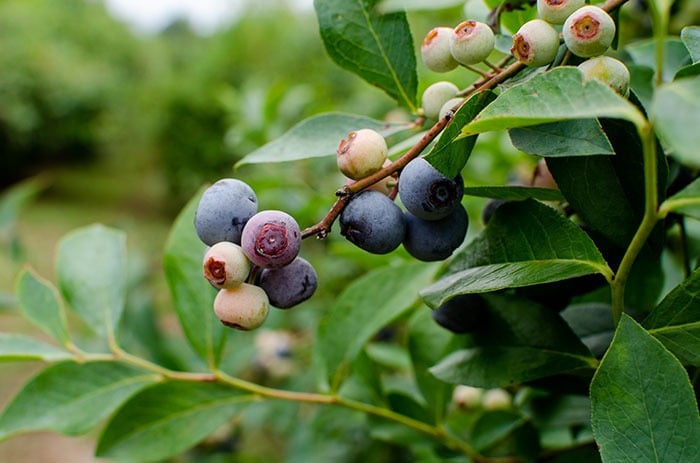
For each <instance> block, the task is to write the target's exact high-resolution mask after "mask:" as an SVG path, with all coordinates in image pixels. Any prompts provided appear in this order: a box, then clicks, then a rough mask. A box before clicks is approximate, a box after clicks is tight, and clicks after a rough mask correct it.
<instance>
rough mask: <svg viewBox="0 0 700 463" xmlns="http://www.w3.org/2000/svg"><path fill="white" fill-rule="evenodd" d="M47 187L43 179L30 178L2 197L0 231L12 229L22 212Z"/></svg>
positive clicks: (5, 192) (3, 193) (4, 192)
mask: <svg viewBox="0 0 700 463" xmlns="http://www.w3.org/2000/svg"><path fill="white" fill-rule="evenodd" d="M45 187H46V182H45V181H44V179H42V178H40V177H39V178H30V179H28V180H25V181H23V182H20V183H18V184H17V185H13V186H12V187H10V188H8V189H7V190H5V191H3V192H2V194H1V195H0V230H3V229H7V228H11V227H13V226H14V225H15V223H16V222H17V219H18V217H19V214H20V212H21V211H22V210H23V209H24V208H25V207H27V205H28V204H29V203H30V202H31V201H33V200H34V198H36V197H37V196H38V195H39V193H41V191H42V190H43V189H44V188H45Z"/></svg>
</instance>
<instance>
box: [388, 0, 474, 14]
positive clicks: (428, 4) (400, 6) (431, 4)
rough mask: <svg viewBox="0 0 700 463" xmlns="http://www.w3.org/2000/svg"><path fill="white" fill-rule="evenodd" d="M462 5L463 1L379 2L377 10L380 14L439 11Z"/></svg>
mask: <svg viewBox="0 0 700 463" xmlns="http://www.w3.org/2000/svg"><path fill="white" fill-rule="evenodd" d="M462 5H464V0H380V2H379V5H378V6H377V8H378V9H379V11H381V12H382V13H389V12H394V11H413V10H441V9H444V8H449V7H453V6H462Z"/></svg>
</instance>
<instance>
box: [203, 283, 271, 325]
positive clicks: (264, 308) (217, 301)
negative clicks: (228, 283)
mask: <svg viewBox="0 0 700 463" xmlns="http://www.w3.org/2000/svg"><path fill="white" fill-rule="evenodd" d="M269 312H270V301H269V300H268V298H267V294H265V291H264V290H263V289H262V288H259V287H257V286H254V285H251V284H248V283H241V284H240V285H238V286H234V287H233V288H228V289H221V290H219V292H218V293H217V295H216V298H214V313H216V316H217V317H219V320H221V323H223V324H224V325H226V326H230V327H231V328H236V329H238V330H243V331H248V330H253V329H255V328H257V327H259V326H260V325H262V324H263V323H264V322H265V320H266V319H267V314H268V313H269Z"/></svg>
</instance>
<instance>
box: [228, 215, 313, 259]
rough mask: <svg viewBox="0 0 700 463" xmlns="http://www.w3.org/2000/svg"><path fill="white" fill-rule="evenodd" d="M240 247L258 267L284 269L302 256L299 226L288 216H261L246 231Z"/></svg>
mask: <svg viewBox="0 0 700 463" xmlns="http://www.w3.org/2000/svg"><path fill="white" fill-rule="evenodd" d="M241 247H242V248H243V252H244V253H245V255H246V256H247V257H248V259H250V261H251V262H252V263H254V264H255V265H257V266H258V267H262V268H280V267H284V266H285V265H287V264H289V263H290V262H291V261H293V260H294V258H295V257H296V256H297V255H298V254H299V248H300V247H301V230H300V229H299V224H298V223H297V221H296V220H294V217H292V216H291V215H289V214H287V213H286V212H282V211H277V210H266V211H261V212H258V213H257V214H255V215H254V216H253V217H251V218H250V220H248V223H246V225H245V227H244V228H243V234H242V235H241Z"/></svg>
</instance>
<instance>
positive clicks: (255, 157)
mask: <svg viewBox="0 0 700 463" xmlns="http://www.w3.org/2000/svg"><path fill="white" fill-rule="evenodd" d="M407 128H408V127H407V126H406V124H390V123H387V122H383V121H378V120H376V119H372V118H369V117H365V116H357V115H354V114H344V113H324V114H318V115H316V116H312V117H310V118H308V119H305V120H303V121H301V122H299V123H298V124H297V125H295V126H294V127H292V128H291V129H289V130H288V131H287V132H286V133H284V134H283V135H282V136H281V137H279V138H277V139H275V140H273V141H271V142H270V143H267V144H266V145H263V146H261V147H260V148H258V149H257V150H255V151H253V152H252V153H250V154H248V155H247V156H246V157H244V158H243V159H241V160H240V161H238V163H236V167H239V166H242V165H245V164H259V163H271V162H287V161H297V160H300V159H308V158H317V157H322V156H330V155H335V151H336V149H338V143H339V142H340V140H342V139H344V138H347V136H348V133H349V132H351V131H353V130H358V129H373V130H376V131H377V132H379V133H381V134H382V135H383V136H384V137H388V136H390V135H393V134H395V133H397V132H400V131H402V130H406V129H407Z"/></svg>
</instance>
